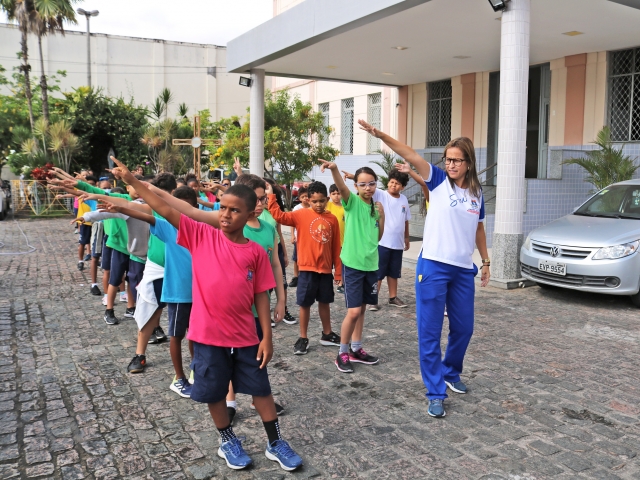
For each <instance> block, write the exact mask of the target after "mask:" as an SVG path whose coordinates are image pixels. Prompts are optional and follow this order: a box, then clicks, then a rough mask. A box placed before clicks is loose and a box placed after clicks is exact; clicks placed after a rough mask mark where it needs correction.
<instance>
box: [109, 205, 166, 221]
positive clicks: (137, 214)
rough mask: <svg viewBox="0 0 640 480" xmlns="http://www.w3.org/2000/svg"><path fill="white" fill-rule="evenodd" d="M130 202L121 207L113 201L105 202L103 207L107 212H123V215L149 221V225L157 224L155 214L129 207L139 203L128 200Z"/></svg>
mask: <svg viewBox="0 0 640 480" xmlns="http://www.w3.org/2000/svg"><path fill="white" fill-rule="evenodd" d="M128 203H129V204H128V205H127V206H125V207H121V206H118V205H116V204H114V203H111V202H105V203H104V204H101V205H100V206H101V207H104V209H105V210H106V211H107V212H117V213H121V214H123V215H126V216H128V217H131V218H136V219H138V220H142V221H143V222H147V223H148V224H149V225H155V224H156V217H154V216H153V215H150V214H148V213H145V212H142V211H140V210H136V209H133V208H129V207H131V206H134V205H138V204H136V203H134V202H128Z"/></svg>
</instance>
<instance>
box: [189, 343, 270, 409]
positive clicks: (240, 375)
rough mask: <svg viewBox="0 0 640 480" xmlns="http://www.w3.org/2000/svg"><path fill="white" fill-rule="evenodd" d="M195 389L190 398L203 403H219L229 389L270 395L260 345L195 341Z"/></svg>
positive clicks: (262, 395)
mask: <svg viewBox="0 0 640 480" xmlns="http://www.w3.org/2000/svg"><path fill="white" fill-rule="evenodd" d="M193 353H194V355H193V362H192V363H191V369H192V370H193V378H194V384H193V390H192V391H191V399H192V400H195V401H196V402H200V403H217V402H219V401H221V400H224V399H225V398H226V396H227V393H228V392H229V381H231V384H232V385H233V391H234V392H235V393H244V394H246V395H253V396H256V397H266V396H267V395H271V385H270V384H269V375H268V373H267V368H266V367H265V368H263V369H260V363H261V361H260V360H256V357H257V356H258V345H253V346H251V347H240V348H228V347H214V346H212V345H205V344H202V343H198V342H193Z"/></svg>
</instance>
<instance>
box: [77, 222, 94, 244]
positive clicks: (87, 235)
mask: <svg viewBox="0 0 640 480" xmlns="http://www.w3.org/2000/svg"><path fill="white" fill-rule="evenodd" d="M78 234H79V235H78V243H79V244H80V245H89V244H90V243H91V225H85V224H81V225H80V228H79V230H78Z"/></svg>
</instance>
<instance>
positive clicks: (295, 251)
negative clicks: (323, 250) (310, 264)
mask: <svg viewBox="0 0 640 480" xmlns="http://www.w3.org/2000/svg"><path fill="white" fill-rule="evenodd" d="M291 260H293V261H294V262H297V261H298V242H297V241H296V242H293V255H291Z"/></svg>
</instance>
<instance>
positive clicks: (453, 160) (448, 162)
mask: <svg viewBox="0 0 640 480" xmlns="http://www.w3.org/2000/svg"><path fill="white" fill-rule="evenodd" d="M442 161H443V162H444V164H445V165H451V164H453V166H454V167H459V166H460V165H462V163H463V162H466V161H467V160H466V159H464V158H448V157H442Z"/></svg>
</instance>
